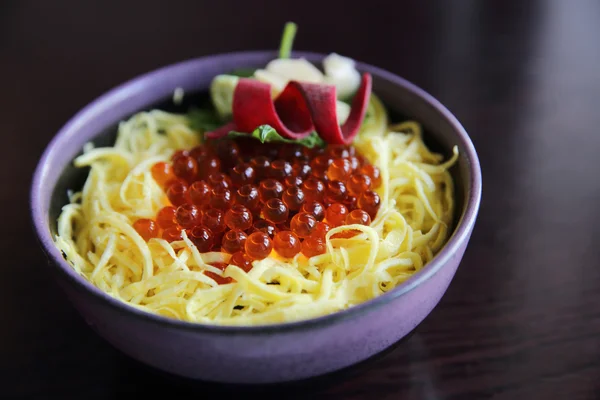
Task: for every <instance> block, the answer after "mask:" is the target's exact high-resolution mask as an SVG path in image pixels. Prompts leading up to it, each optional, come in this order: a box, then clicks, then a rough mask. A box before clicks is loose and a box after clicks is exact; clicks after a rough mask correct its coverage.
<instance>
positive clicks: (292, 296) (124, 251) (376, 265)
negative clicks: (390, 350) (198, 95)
mask: <svg viewBox="0 0 600 400" xmlns="http://www.w3.org/2000/svg"><path fill="white" fill-rule="evenodd" d="M199 140H200V135H199V134H198V132H194V131H193V130H192V129H191V128H190V123H189V121H188V119H187V117H185V116H182V115H175V114H170V113H166V112H163V111H158V110H154V111H150V112H141V113H138V114H135V115H134V116H132V117H131V118H130V119H129V120H127V121H124V122H122V123H121V124H120V125H119V128H118V133H117V140H116V143H115V144H114V146H113V147H108V148H94V147H93V146H92V145H91V144H90V145H87V146H86V147H85V149H84V153H83V154H82V155H80V156H79V157H77V158H76V159H75V161H74V162H75V165H76V166H77V167H90V172H89V176H88V177H87V180H86V182H85V185H84V187H83V189H82V190H81V191H80V192H76V193H72V194H70V203H69V204H67V205H65V206H64V207H63V209H62V212H61V214H60V217H59V219H58V232H57V235H56V239H55V242H56V246H57V247H58V248H59V249H60V250H61V251H62V252H63V253H64V255H65V257H66V259H67V260H68V262H69V263H70V264H71V265H72V267H73V268H74V269H75V270H76V271H77V272H78V273H79V274H81V276H83V277H84V278H85V279H87V280H88V281H90V282H91V283H92V284H94V285H96V286H97V287H98V288H100V289H101V290H103V291H104V292H106V293H108V294H109V295H111V296H113V297H115V298H116V299H119V300H121V301H123V302H125V303H127V304H129V305H131V306H133V307H137V308H139V309H142V310H145V311H148V312H151V313H156V314H160V315H163V316H167V317H172V318H176V319H181V320H186V321H191V322H196V323H206V324H221V325H225V324H228V325H261V324H272V323H281V322H288V321H297V320H302V319H308V318H312V317H317V316H321V315H325V314H329V313H333V312H336V311H339V310H343V309H345V308H348V307H352V306H354V305H356V304H359V303H362V302H364V301H367V300H369V299H372V298H374V297H376V296H379V295H381V294H382V293H384V292H386V291H389V290H390V289H392V288H394V287H395V286H397V285H398V284H400V283H402V282H404V281H405V280H406V279H408V278H409V277H410V276H411V275H412V274H414V273H415V272H416V271H418V270H419V269H421V268H422V267H423V265H425V264H426V263H427V262H429V261H430V260H431V259H432V258H433V256H434V255H435V254H436V253H437V252H438V251H439V250H440V248H441V247H442V246H443V245H444V244H445V242H446V241H447V239H448V236H449V228H450V225H451V222H452V216H453V212H454V185H453V181H452V178H451V176H450V174H449V172H448V169H449V168H450V167H451V166H452V165H453V164H454V163H455V162H456V160H457V158H458V151H457V149H456V148H454V155H453V157H452V158H451V159H450V160H448V161H446V162H443V157H442V156H441V155H439V154H434V153H432V152H431V151H429V150H428V149H427V147H426V146H425V144H424V143H423V140H422V132H421V127H420V125H419V124H417V123H415V122H412V121H411V122H404V123H401V124H397V125H391V126H390V125H388V121H387V114H386V112H385V109H384V108H383V105H382V104H381V102H380V101H379V99H377V97H376V96H374V95H373V96H372V98H371V103H370V106H369V112H368V118H367V119H366V120H365V122H364V123H363V126H362V128H361V132H360V135H359V136H358V137H357V139H356V140H355V143H354V146H355V147H356V148H357V149H358V150H359V151H360V152H361V153H362V154H363V155H364V156H365V157H366V158H367V159H368V160H369V161H370V162H371V163H373V164H374V165H376V166H377V167H379V169H380V171H381V178H382V184H381V186H380V187H379V188H378V189H377V192H378V194H379V195H380V197H381V207H380V210H379V212H378V214H377V216H376V218H375V219H374V220H373V221H372V224H371V226H362V225H351V226H342V227H338V228H335V229H332V230H331V231H330V232H329V233H328V234H327V237H326V245H327V251H326V253H325V254H322V255H318V256H315V257H312V258H307V257H305V256H303V255H302V254H298V255H297V256H295V257H294V258H293V259H282V258H281V257H279V256H278V255H277V254H276V253H275V252H273V253H272V254H271V256H269V257H267V258H266V259H264V260H261V261H255V262H254V263H253V268H252V269H251V270H250V272H248V273H246V272H244V271H243V270H242V269H240V268H238V267H237V266H235V265H229V266H228V267H227V268H226V269H225V270H224V271H221V270H220V269H217V268H215V267H213V266H211V265H209V264H210V263H214V262H225V263H227V262H228V261H229V257H230V256H229V255H227V254H225V253H219V252H211V253H204V254H201V253H199V252H198V250H197V249H196V247H195V246H194V245H193V243H192V242H191V241H190V240H189V239H188V238H187V236H185V234H184V236H183V240H181V241H176V242H172V243H168V242H167V241H165V240H163V239H157V238H154V239H151V240H149V241H148V242H146V241H144V240H143V239H142V237H141V236H140V235H139V234H138V233H137V232H136V230H135V229H134V228H133V227H132V224H133V222H135V221H136V220H137V219H138V218H153V217H155V215H156V212H157V211H158V210H159V209H160V208H161V207H164V206H165V205H168V204H169V203H168V200H167V199H166V196H165V194H164V192H163V190H162V188H160V187H159V186H158V184H156V182H155V181H154V179H153V178H152V175H151V172H150V168H151V167H152V165H153V164H154V163H156V162H158V161H168V160H169V159H170V157H171V155H172V154H173V152H174V151H175V150H176V149H180V148H192V147H194V146H196V145H197V144H199ZM349 229H352V230H359V231H360V232H361V233H360V234H358V235H357V236H354V237H352V238H345V239H341V238H332V235H334V234H336V233H338V232H342V231H344V230H349ZM204 271H211V272H214V273H215V274H217V275H222V276H225V277H231V278H233V279H234V281H233V283H228V284H224V285H218V284H217V283H216V282H215V281H214V280H213V279H212V278H210V277H209V276H207V275H205V274H204Z"/></svg>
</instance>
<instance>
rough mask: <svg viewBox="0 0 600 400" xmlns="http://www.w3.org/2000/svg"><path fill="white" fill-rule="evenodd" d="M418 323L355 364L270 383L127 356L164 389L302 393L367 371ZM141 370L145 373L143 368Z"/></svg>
mask: <svg viewBox="0 0 600 400" xmlns="http://www.w3.org/2000/svg"><path fill="white" fill-rule="evenodd" d="M418 327H419V326H418V325H417V326H416V327H415V328H414V329H413V330H412V331H410V332H409V333H408V334H407V335H405V336H404V337H403V338H402V339H400V340H399V341H397V342H395V343H394V344H392V345H390V346H389V347H387V348H386V349H384V350H382V351H380V352H379V353H376V354H374V355H372V356H371V357H369V358H367V359H366V360H363V361H361V362H358V363H356V364H353V365H350V366H348V367H345V368H342V369H339V370H337V371H332V372H329V373H326V374H324V375H319V376H315V377H311V378H305V379H299V380H293V381H287V382H277V383H269V384H235V383H221V382H214V381H203V380H194V379H190V378H184V377H181V376H178V375H174V374H171V373H169V372H166V371H163V370H160V369H157V368H154V367H151V366H149V365H147V364H144V363H141V362H140V361H137V360H134V359H132V358H129V357H127V358H128V359H129V360H130V361H131V362H132V363H134V364H136V366H138V367H139V368H140V370H141V371H140V372H142V371H146V372H148V373H149V374H150V375H153V376H154V377H155V378H156V380H154V379H152V376H140V378H141V379H140V380H143V381H144V382H148V381H152V382H153V384H152V386H153V387H155V390H158V388H157V387H164V388H165V389H166V388H168V389H169V390H172V388H177V391H178V392H179V390H181V391H182V392H186V393H188V392H192V393H193V392H198V394H200V393H202V394H206V393H207V391H208V392H209V393H221V394H274V393H278V392H284V391H285V392H286V393H295V394H296V395H299V394H301V393H302V392H308V391H310V392H314V391H315V390H319V389H325V388H327V387H328V386H331V385H334V384H336V383H340V382H343V381H348V380H349V379H350V378H352V377H354V376H356V375H358V374H359V373H361V372H364V371H365V370H367V369H368V368H369V367H371V366H373V364H375V363H376V362H377V361H380V360H381V359H383V358H385V357H386V356H387V355H389V354H390V353H392V352H393V351H394V350H396V349H397V348H398V347H400V346H401V345H402V344H404V343H405V342H406V341H408V340H409V339H410V338H411V336H412V335H413V334H414V332H415V331H416V330H417V328H418ZM128 372H129V373H131V370H130V369H128ZM142 374H143V375H145V373H143V372H142Z"/></svg>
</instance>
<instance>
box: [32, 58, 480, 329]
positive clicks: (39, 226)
mask: <svg viewBox="0 0 600 400" xmlns="http://www.w3.org/2000/svg"><path fill="white" fill-rule="evenodd" d="M276 54H277V53H276V52H275V51H273V50H251V51H238V52H226V53H218V54H211V55H207V56H203V57H196V58H190V59H187V60H183V61H180V62H176V63H172V64H168V65H165V66H162V67H159V68H157V69H154V70H152V71H149V72H146V73H144V74H141V75H138V76H136V77H134V78H132V79H129V80H127V81H125V82H124V83H121V84H120V85H117V86H115V87H113V88H112V89H110V90H108V91H106V92H104V93H103V94H102V95H100V96H98V97H97V98H95V99H94V100H92V101H91V102H89V103H88V104H87V105H86V106H84V107H83V108H82V109H80V111H78V112H77V113H76V114H75V115H74V116H72V117H71V118H70V119H69V120H68V121H67V122H66V123H65V124H64V125H63V126H62V127H61V128H60V130H59V131H58V132H57V133H56V134H55V136H54V137H53V138H52V139H51V141H50V142H49V143H48V145H47V146H46V148H45V149H44V152H43V153H42V156H41V157H40V159H39V161H38V165H37V166H36V169H35V172H34V175H33V180H32V184H31V188H30V198H29V201H30V217H31V222H32V225H33V227H34V229H35V232H36V237H37V239H38V242H39V243H40V244H41V246H42V248H43V250H44V252H45V253H46V256H47V257H48V261H52V262H48V264H52V265H53V267H54V268H55V269H56V270H57V271H58V272H59V273H60V274H61V275H62V276H63V277H65V278H67V281H68V282H70V283H71V286H73V287H74V288H75V289H77V290H79V291H83V292H87V293H88V294H90V295H91V296H92V297H93V298H94V299H95V300H97V301H100V302H102V303H103V304H105V305H107V306H109V307H111V308H113V309H116V311H118V312H120V313H122V314H127V315H131V316H133V317H136V318H138V319H142V320H144V321H145V322H150V323H154V324H158V325H163V326H164V327H166V328H174V329H183V330H186V331H192V332H201V333H217V334H226V335H242V334H252V335H257V334H258V335H262V334H270V333H289V332H292V331H293V332H297V331H302V330H307V329H312V328H315V327H322V326H328V325H332V324H335V323H339V322H342V321H346V320H348V319H351V318H354V317H357V316H359V315H361V314H364V313H366V312H368V311H370V310H373V309H375V308H378V307H381V306H383V305H385V304H388V303H390V302H392V301H394V300H395V299H397V298H399V297H402V296H403V295H405V294H407V293H409V292H410V291H412V290H413V289H415V288H416V287H418V286H419V285H421V284H422V283H424V282H426V281H427V280H429V279H430V278H431V277H433V276H434V275H435V274H436V273H437V272H438V271H440V270H441V269H442V268H443V267H444V266H445V265H446V264H447V263H448V261H449V260H450V259H451V258H452V257H453V255H454V254H455V253H456V252H457V251H458V249H459V248H460V247H461V246H462V245H463V244H465V242H468V240H469V237H470V234H471V231H472V229H473V227H474V225H475V222H476V219H477V214H478V211H479V206H480V202H481V191H482V182H481V167H480V164H479V158H478V156H477V152H476V150H475V147H474V145H473V143H472V141H471V139H470V137H469V135H468V134H467V132H466V130H465V129H464V127H463V126H462V124H461V123H460V122H459V121H458V119H457V118H456V117H455V116H454V115H453V114H452V113H451V112H450V111H449V110H448V109H447V108H446V107H445V106H444V105H442V103H441V102H440V101H438V100H437V99H436V98H434V97H433V96H432V95H431V94H429V93H428V92H426V91H425V90H423V89H422V88H420V87H418V86H416V85H415V84H413V83H411V82H409V81H408V80H406V79H404V78H402V77H400V76H398V75H396V74H393V73H392V72H389V71H387V70H384V69H382V68H379V67H375V66H373V65H370V64H367V63H364V62H360V61H358V60H356V66H357V69H359V70H361V71H365V72H369V73H371V74H372V75H373V76H376V77H381V78H383V79H385V80H387V81H389V82H392V83H393V84H394V85H397V86H401V87H403V88H404V89H405V90H407V91H409V92H411V93H412V94H413V95H415V96H417V97H420V98H421V99H422V100H424V101H425V102H426V103H427V104H428V105H429V106H430V107H432V108H434V109H435V110H436V111H437V112H438V113H440V115H441V116H442V117H443V118H444V119H446V121H447V122H448V123H449V124H450V125H451V126H452V127H453V130H454V132H455V133H456V134H457V138H456V139H457V142H459V143H460V144H461V145H462V147H463V148H464V154H461V155H460V157H467V160H468V163H467V164H468V168H467V170H468V175H469V176H468V177H467V180H466V181H465V184H466V185H468V186H469V187H470V190H469V191H468V193H467V196H466V198H465V206H464V211H463V212H462V213H461V215H460V217H459V219H458V221H457V224H456V227H455V229H454V232H453V233H452V235H451V236H450V238H449V240H448V241H447V242H446V244H445V245H444V246H443V247H442V249H441V250H440V251H439V252H438V254H436V255H435V257H434V258H433V259H432V260H431V261H430V262H429V263H427V264H426V265H425V266H424V267H423V268H422V269H421V270H419V271H417V272H416V273H414V274H413V275H412V276H411V277H410V278H409V279H408V280H406V281H405V282H403V283H402V284H400V285H398V286H397V287H395V288H394V289H392V290H390V291H389V292H386V293H384V294H382V295H380V296H378V297H375V298H373V299H370V300H367V301H365V302H363V303H361V304H357V305H354V306H352V307H349V308H346V309H344V310H341V311H337V312H334V313H331V314H326V315H322V316H318V317H314V318H310V319H305V320H299V321H290V322H284V323H276V324H260V325H218V324H206V323H198V322H189V321H185V320H178V319H175V318H171V317H166V316H162V315H158V314H153V313H150V312H147V311H144V310H141V309H137V308H135V307H133V306H131V305H129V304H127V303H125V302H123V301H120V300H118V299H116V298H114V297H112V296H110V295H108V294H107V293H105V292H103V291H102V290H101V289H99V288H98V287H96V286H94V285H93V284H92V283H90V282H88V281H87V280H85V279H84V278H83V277H82V276H81V275H79V274H78V273H77V272H76V271H75V269H73V267H71V265H70V264H69V263H67V262H66V260H65V259H64V258H63V257H62V255H61V254H60V251H59V250H58V249H57V248H56V246H55V245H54V241H53V239H52V235H51V233H50V230H49V229H48V223H47V222H46V220H47V215H44V212H43V207H42V204H44V199H43V198H42V196H39V195H38V194H39V192H40V187H41V185H42V182H43V179H44V176H45V171H44V170H45V164H46V161H47V160H48V159H49V158H50V156H51V154H53V153H55V152H59V151H60V147H59V146H58V144H59V142H60V138H61V137H63V136H65V135H66V134H67V132H69V131H70V130H72V129H77V125H78V124H79V123H80V122H81V120H83V119H85V117H86V116H88V115H90V114H93V113H97V112H101V111H102V110H103V109H105V108H106V107H108V106H110V103H111V102H112V101H113V100H114V99H115V98H122V97H123V96H126V95H127V93H128V92H129V91H130V90H131V88H132V87H138V86H147V85H149V86H151V85H152V82H153V81H155V80H161V79H165V78H166V77H169V76H170V75H172V74H173V73H175V72H176V71H177V70H178V68H181V67H184V66H186V65H190V64H194V63H198V62H202V61H204V62H207V61H212V62H219V61H227V60H230V59H239V60H241V61H242V63H244V62H247V63H249V62H250V61H251V60H255V59H263V58H264V59H265V60H269V59H270V58H274V57H276ZM292 56H293V57H304V58H306V59H307V60H309V61H312V62H318V61H320V60H322V59H323V58H324V57H325V56H326V54H322V53H316V52H305V51H294V52H293V53H292ZM174 89H175V88H174ZM465 245H466V244H465Z"/></svg>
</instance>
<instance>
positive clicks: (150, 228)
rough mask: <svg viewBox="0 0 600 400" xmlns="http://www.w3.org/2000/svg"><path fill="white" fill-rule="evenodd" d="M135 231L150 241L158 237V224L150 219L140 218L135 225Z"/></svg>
mask: <svg viewBox="0 0 600 400" xmlns="http://www.w3.org/2000/svg"><path fill="white" fill-rule="evenodd" d="M133 229H135V231H136V232H137V233H139V235H140V236H141V237H142V239H144V240H145V241H148V240H150V239H152V238H155V237H157V236H158V224H157V223H156V222H154V221H153V220H151V219H148V218H140V219H138V220H137V221H135V222H134V223H133Z"/></svg>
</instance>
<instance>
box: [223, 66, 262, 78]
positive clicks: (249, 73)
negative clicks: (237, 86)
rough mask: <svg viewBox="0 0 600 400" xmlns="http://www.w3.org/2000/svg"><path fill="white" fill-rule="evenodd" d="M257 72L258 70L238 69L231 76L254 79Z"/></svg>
mask: <svg viewBox="0 0 600 400" xmlns="http://www.w3.org/2000/svg"><path fill="white" fill-rule="evenodd" d="M255 72H256V68H238V69H234V70H233V71H231V72H230V73H229V75H235V76H239V77H240V78H252V77H253V76H254V73H255Z"/></svg>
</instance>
